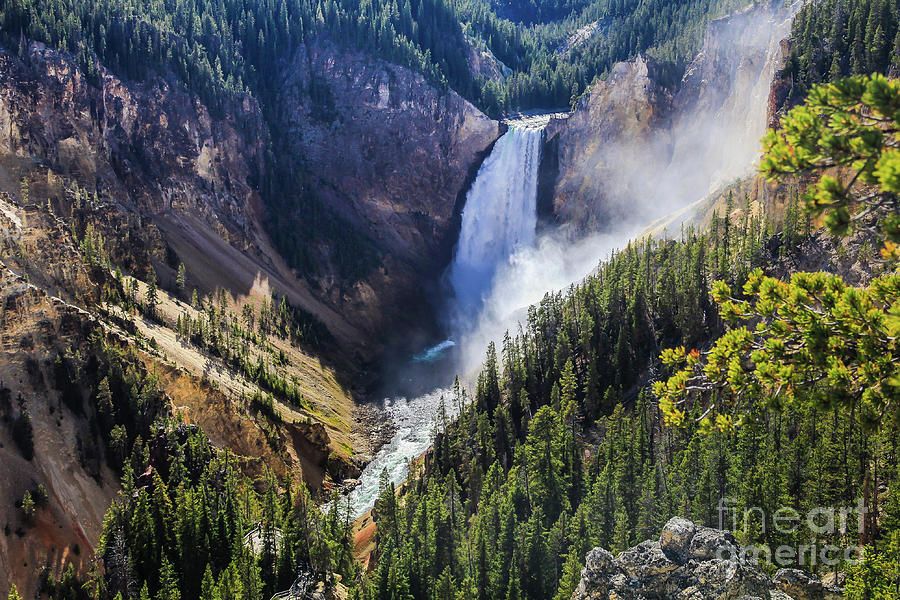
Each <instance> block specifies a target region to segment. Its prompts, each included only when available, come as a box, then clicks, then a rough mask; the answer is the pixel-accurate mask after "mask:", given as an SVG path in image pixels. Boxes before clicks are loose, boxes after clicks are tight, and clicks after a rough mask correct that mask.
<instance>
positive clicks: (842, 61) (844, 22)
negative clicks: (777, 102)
mask: <svg viewBox="0 0 900 600" xmlns="http://www.w3.org/2000/svg"><path fill="white" fill-rule="evenodd" d="M898 8H900V5H898V3H897V2H894V1H892V0H859V1H850V2H848V1H846V0H821V1H819V2H811V3H808V4H806V5H805V6H803V8H801V9H800V11H799V12H798V13H797V16H796V17H795V18H794V22H793V25H792V29H791V38H790V53H789V55H788V60H787V61H786V64H785V68H784V74H785V76H787V77H788V78H789V79H790V82H791V86H792V89H791V96H790V98H791V99H792V100H793V101H794V102H797V101H799V100H802V99H803V98H804V97H805V96H806V94H807V92H808V91H809V89H810V87H811V86H812V85H814V84H816V83H822V82H823V81H834V80H836V79H839V78H841V77H847V76H849V75H860V74H865V73H882V74H888V73H889V72H890V73H894V74H896V73H897V69H898V67H900V63H898V56H900V37H898V33H900V32H898Z"/></svg>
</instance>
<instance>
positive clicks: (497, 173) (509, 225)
mask: <svg viewBox="0 0 900 600" xmlns="http://www.w3.org/2000/svg"><path fill="white" fill-rule="evenodd" d="M546 123H547V121H546V119H543V120H539V121H534V120H529V121H524V122H515V121H514V122H511V123H510V126H509V131H507V133H506V134H505V135H503V137H501V138H500V139H499V140H497V143H496V144H495V145H494V148H493V150H492V151H491V154H490V156H488V158H487V159H486V160H485V161H484V163H483V164H482V165H481V168H480V169H479V170H478V175H477V177H476V178H475V182H474V183H473V184H472V188H471V189H470V190H469V193H468V194H467V195H466V204H465V208H464V209H463V213H462V226H461V228H460V232H459V242H458V244H457V247H456V255H455V256H454V259H453V263H452V265H451V266H450V268H449V271H448V278H449V282H450V286H451V287H452V289H453V292H454V294H455V308H456V311H455V312H456V315H453V316H454V317H457V316H464V315H468V316H469V318H471V315H472V314H474V313H477V311H478V309H479V308H480V306H481V302H482V297H483V295H484V294H485V293H486V292H487V291H488V290H490V288H491V283H492V281H493V279H494V275H495V274H496V272H497V268H498V267H499V266H501V265H503V264H504V263H506V262H507V261H508V260H509V258H510V257H511V256H512V255H513V253H514V252H515V251H516V250H517V249H519V248H523V247H530V246H532V245H534V239H535V227H536V225H537V179H538V166H539V164H540V158H541V140H542V139H543V130H544V126H545V125H546Z"/></svg>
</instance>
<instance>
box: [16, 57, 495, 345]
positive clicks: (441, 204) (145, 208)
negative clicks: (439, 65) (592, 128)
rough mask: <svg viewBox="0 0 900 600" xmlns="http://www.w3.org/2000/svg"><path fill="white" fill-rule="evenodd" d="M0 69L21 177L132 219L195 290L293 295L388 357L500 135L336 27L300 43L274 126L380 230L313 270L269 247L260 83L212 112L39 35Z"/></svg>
mask: <svg viewBox="0 0 900 600" xmlns="http://www.w3.org/2000/svg"><path fill="white" fill-rule="evenodd" d="M0 83H2V90H0V157H6V158H7V159H9V160H11V161H13V162H9V161H7V162H6V164H5V165H4V168H5V172H4V173H3V175H4V179H5V184H6V185H5V187H7V188H9V190H10V191H12V190H16V189H18V187H19V185H18V181H17V180H18V179H19V178H20V177H22V176H24V173H25V171H26V170H27V169H24V167H23V165H22V161H26V162H27V161H28V160H37V161H39V162H40V164H45V165H46V166H47V167H48V168H49V169H51V170H52V171H53V172H54V173H55V174H56V175H59V176H60V177H62V178H65V179H69V180H72V181H77V182H78V183H79V185H80V186H82V187H85V188H87V189H88V191H90V192H93V191H96V192H97V194H98V197H99V198H100V199H101V200H102V201H103V202H105V203H107V204H108V205H109V207H110V209H111V212H110V215H111V216H113V215H115V216H116V218H117V219H119V220H120V221H122V222H130V223H132V224H137V227H138V228H139V229H141V230H142V235H143V236H144V237H145V238H146V240H145V242H144V245H145V246H148V247H150V249H151V250H152V252H151V259H152V262H153V263H154V265H155V267H156V268H157V270H158V271H159V272H160V276H161V278H162V279H163V280H166V279H167V277H168V278H171V277H172V276H173V275H174V272H170V271H171V269H170V268H169V267H171V266H172V263H174V265H175V266H177V262H180V261H183V262H184V263H185V264H186V266H187V271H188V281H189V287H197V288H199V290H200V291H201V293H202V292H214V291H216V290H217V289H225V290H227V291H229V292H230V293H231V294H233V295H235V296H241V297H242V296H251V295H254V294H255V295H259V294H268V293H271V292H275V293H278V294H284V295H286V296H287V298H288V300H289V301H290V302H291V303H292V304H295V305H297V306H299V307H301V308H303V309H304V310H306V311H308V312H309V313H312V314H313V315H314V316H315V317H316V318H318V319H319V320H321V321H322V322H324V323H325V324H326V326H327V327H328V328H329V329H330V330H331V333H332V334H333V335H334V337H335V338H336V339H337V340H338V342H339V343H340V345H341V346H342V347H343V348H344V349H345V350H349V351H352V353H353V355H355V356H357V357H359V358H361V359H371V357H372V355H377V353H378V352H379V347H380V346H381V342H382V334H383V333H384V332H385V331H386V330H388V329H389V328H390V326H391V325H392V324H394V325H395V324H397V323H398V322H399V321H404V320H405V321H406V325H411V324H412V323H417V322H421V321H423V320H427V318H428V308H427V304H426V303H425V302H424V300H423V298H422V296H423V295H424V291H423V289H422V286H421V285H420V283H419V282H421V281H426V282H427V281H435V280H436V276H437V275H439V273H440V271H441V268H442V266H443V264H445V263H446V261H447V260H448V258H449V253H450V248H451V245H452V242H453V239H454V237H455V231H456V220H455V217H456V216H457V214H458V209H457V208H458V207H457V204H458V197H462V196H461V195H462V194H463V193H464V188H465V187H466V185H467V183H468V181H469V179H470V178H471V176H472V174H473V173H474V170H476V169H477V166H478V164H480V161H481V159H482V157H483V154H484V153H485V151H486V150H487V149H488V148H489V147H490V145H491V144H492V142H493V141H494V140H495V139H496V138H497V137H498V136H499V133H500V126H499V124H498V123H497V122H495V121H492V120H490V119H488V118H487V117H486V116H484V115H483V114H482V113H481V112H480V111H478V110H477V109H476V108H475V107H474V106H472V105H471V104H470V103H468V102H467V101H465V100H464V99H462V98H461V97H460V96H458V95H457V94H455V93H454V92H452V91H440V90H437V89H436V88H434V87H433V86H431V85H429V84H427V83H426V82H425V80H424V78H423V77H422V76H420V75H418V74H416V73H414V72H412V71H410V70H408V69H405V68H402V67H399V66H395V65H391V64H389V63H385V62H382V61H376V60H372V59H369V58H367V57H366V56H364V55H360V54H352V53H347V52H343V51H340V50H338V49H336V48H335V47H333V46H331V45H330V44H328V43H326V42H321V43H320V44H310V49H309V50H307V48H305V47H304V48H301V49H300V50H299V51H298V53H297V55H296V57H295V60H294V61H293V63H292V64H289V65H286V66H285V69H284V81H283V82H282V85H281V87H280V90H281V96H280V97H279V98H278V100H277V104H278V106H279V107H280V108H281V110H282V115H281V116H282V118H283V119H282V122H281V123H279V124H277V126H273V127H272V128H271V131H272V132H273V133H272V135H273V136H282V137H286V138H288V139H287V142H288V144H287V147H288V148H289V149H290V150H291V152H293V153H296V154H297V155H298V156H300V157H301V160H300V162H301V163H302V165H303V166H304V167H305V169H306V174H305V177H304V186H303V190H302V192H298V196H299V197H298V199H297V201H298V202H304V201H305V199H304V197H303V196H304V195H306V194H310V193H315V194H317V195H318V196H319V200H321V201H322V202H323V203H324V204H325V205H326V206H328V207H329V209H330V210H334V211H336V212H337V213H338V214H339V215H340V216H341V217H342V218H344V219H346V220H347V221H349V222H351V223H353V224H354V225H356V226H357V227H358V228H359V229H360V231H362V232H363V233H364V235H367V236H369V237H370V238H371V239H372V240H374V243H375V247H376V251H377V254H378V262H377V264H375V265H374V267H372V268H370V269H369V270H368V271H367V272H365V273H363V275H362V276H361V277H359V278H357V279H356V280H354V281H349V282H348V281H343V280H342V279H341V275H340V274H339V273H337V272H336V270H334V269H332V270H330V271H329V270H328V266H327V263H328V259H327V256H328V249H327V248H325V249H322V251H321V252H320V253H319V256H321V257H322V261H321V262H322V263H323V265H325V269H324V272H320V273H316V274H315V275H314V276H313V275H311V274H309V273H299V272H296V271H293V270H292V269H290V268H289V267H288V266H287V265H286V263H285V261H284V260H282V259H281V257H280V256H279V255H278V253H277V252H276V251H275V250H274V249H273V248H272V245H271V243H270V241H269V238H268V236H267V235H266V232H265V229H264V227H263V226H262V222H263V212H264V208H263V205H262V201H261V199H260V196H259V193H258V191H257V190H258V188H259V183H260V180H261V178H263V177H265V175H266V173H267V171H266V164H265V160H266V156H265V155H266V150H267V149H268V148H269V147H271V138H270V130H269V128H267V127H265V126H264V124H263V120H262V117H261V111H260V108H259V106H257V104H256V102H255V101H254V100H252V99H251V98H249V97H247V98H245V99H244V101H243V102H238V103H235V105H233V106H230V107H226V109H225V110H224V114H223V115H221V116H218V117H217V116H215V115H211V114H210V111H209V110H208V109H207V108H206V107H205V106H204V105H203V104H202V103H200V102H199V100H198V99H197V98H196V96H193V95H191V94H188V93H187V92H185V91H184V90H182V89H181V88H179V87H177V86H174V85H170V83H169V82H168V81H167V80H166V79H165V78H154V79H151V80H148V81H145V82H140V83H136V82H126V81H122V80H120V79H119V78H117V77H115V76H114V75H113V74H111V73H110V72H109V71H106V70H104V69H101V74H100V77H99V81H97V82H89V81H87V79H86V78H85V77H84V75H83V74H82V73H81V71H80V70H79V69H78V67H77V65H76V64H75V63H74V61H73V60H72V59H71V58H70V57H67V56H65V55H62V54H60V53H58V52H55V51H53V50H50V49H48V48H46V47H44V46H43V45H41V44H36V43H33V44H31V45H29V46H28V47H27V51H26V52H25V55H24V56H23V57H21V58H20V57H18V56H17V55H15V54H13V53H10V52H6V51H2V50H0ZM275 141H276V142H283V141H284V140H282V139H276V140H275ZM279 147H283V144H279ZM16 161H18V162H16ZM13 163H15V164H13ZM291 217H292V215H288V214H286V215H279V217H278V218H280V219H290V218H291ZM330 242H331V243H336V242H335V241H334V240H331V241H330ZM299 243H300V244H304V243H307V240H300V241H299ZM309 243H310V244H311V243H312V242H309ZM327 243H329V241H328V240H326V242H325V244H326V245H327ZM397 306H405V307H406V308H407V309H408V310H406V311H405V312H403V313H398V311H397V310H396V307H397ZM348 354H349V353H348Z"/></svg>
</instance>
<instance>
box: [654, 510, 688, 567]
mask: <svg viewBox="0 0 900 600" xmlns="http://www.w3.org/2000/svg"><path fill="white" fill-rule="evenodd" d="M696 531H697V526H696V525H694V523H693V522H691V521H688V520H687V519H684V518H682V517H672V518H671V519H669V522H668V523H666V524H665V525H664V526H663V528H662V532H661V533H660V534H659V545H660V547H661V548H662V551H663V552H664V553H665V555H666V556H668V557H669V559H670V560H672V561H674V562H676V563H678V564H680V565H683V564H684V563H686V562H687V561H688V550H689V548H690V545H691V540H692V539H693V537H694V533H695V532H696Z"/></svg>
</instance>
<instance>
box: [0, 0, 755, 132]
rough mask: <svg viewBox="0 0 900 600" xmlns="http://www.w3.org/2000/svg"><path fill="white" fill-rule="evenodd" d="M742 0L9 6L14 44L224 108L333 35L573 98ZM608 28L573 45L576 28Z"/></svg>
mask: <svg viewBox="0 0 900 600" xmlns="http://www.w3.org/2000/svg"><path fill="white" fill-rule="evenodd" d="M741 4H742V3H741V1H740V0H691V1H690V2H686V3H679V4H672V3H669V2H663V1H661V0H656V1H654V2H651V3H639V2H625V1H621V0H617V1H610V0H594V1H593V2H577V3H565V4H560V5H558V6H556V5H554V6H551V5H549V4H545V3H538V4H528V3H521V4H519V3H516V4H515V10H514V11H513V12H514V13H515V15H514V18H515V19H520V20H521V21H524V22H525V23H527V25H526V24H523V23H522V22H521V21H518V20H510V19H507V18H501V17H500V16H498V10H500V11H501V12H503V10H502V9H503V8H504V7H505V6H506V5H497V6H495V5H492V4H491V3H489V2H486V1H485V0H454V1H452V2H451V1H447V0H404V1H402V2H397V1H394V0H392V1H389V2H387V1H383V0H363V1H359V0H337V1H336V0H326V1H324V2H322V1H315V2H314V1H312V0H278V1H275V0H222V1H219V2H209V1H207V0H178V1H172V0H169V1H163V0H134V1H132V2H126V3H123V2H115V1H112V0H100V1H99V2H93V1H86V0H65V1H57V2H49V1H46V0H10V1H9V2H6V3H4V6H3V7H2V9H0V28H2V31H3V34H4V40H5V43H6V44H7V45H8V46H11V47H13V48H15V46H16V45H17V44H18V43H19V41H20V38H21V37H22V36H24V37H25V38H28V39H33V40H37V41H42V42H45V43H48V44H50V45H51V46H54V47H57V48H60V49H62V50H65V51H67V52H70V53H71V54H73V55H74V56H77V57H78V59H79V61H80V63H81V65H82V67H83V69H84V70H85V72H86V73H87V75H88V76H89V77H96V76H97V74H98V67H99V66H100V65H103V66H105V67H108V68H110V69H111V70H112V71H113V72H115V73H118V74H120V75H122V76H124V77H126V78H129V79H143V78H145V77H147V76H148V75H149V74H151V73H154V72H157V73H166V72H171V73H173V74H174V75H175V76H176V77H177V78H178V80H180V81H181V82H182V83H183V84H184V85H186V86H187V87H188V88H190V89H191V90H193V91H195V92H196V93H197V94H199V95H200V97H201V98H202V99H203V101H204V102H205V103H206V104H207V105H208V106H210V107H211V108H212V109H214V110H219V111H220V110H222V109H223V108H224V107H225V106H226V105H227V104H228V103H229V102H230V101H232V100H233V99H234V98H235V97H237V96H239V95H241V94H245V93H250V94H252V95H254V96H256V97H258V98H259V99H260V100H261V101H262V102H263V104H264V105H265V103H266V102H267V101H269V102H271V101H273V98H272V94H273V93H274V92H275V90H273V89H271V86H272V84H274V83H275V82H276V81H277V80H278V79H277V78H276V77H275V75H276V74H277V72H278V70H279V69H280V68H283V66H284V62H285V61H289V60H290V58H291V56H292V54H293V52H294V51H295V50H296V48H297V47H298V45H299V44H302V43H304V42H307V41H312V40H314V39H316V38H317V37H319V36H323V35H324V36H327V37H328V38H330V39H331V40H333V41H334V42H337V43H339V44H342V45H345V46H347V47H350V48H356V49H361V50H364V51H367V52H371V53H373V54H374V55H376V56H379V57H382V58H385V59H387V60H390V61H394V62H397V63H399V64H403V65H406V66H410V67H412V68H414V69H416V70H418V71H420V72H422V73H424V74H425V75H426V76H427V77H428V78H429V80H430V81H432V82H433V83H435V84H437V85H440V86H447V85H448V86H450V87H452V88H453V89H455V90H456V91H458V92H459V93H461V94H462V95H464V96H466V97H467V98H469V99H471V100H472V101H474V102H475V103H476V104H478V105H480V106H481V107H482V108H483V109H484V110H486V111H488V112H489V113H490V114H494V115H496V114H498V113H499V112H500V111H502V110H520V109H529V108H546V107H562V106H567V105H568V104H569V102H570V100H571V99H572V97H573V96H577V95H579V94H580V93H581V92H582V91H584V89H585V88H586V87H587V86H588V85H589V84H590V83H591V82H592V81H593V80H594V78H595V77H598V76H601V75H603V74H604V73H605V72H606V71H607V70H608V69H609V68H610V67H611V66H612V65H613V64H614V63H615V62H617V61H620V60H625V59H628V58H631V57H632V56H634V55H635V54H636V53H638V52H650V53H651V54H654V55H655V56H656V57H657V58H659V59H660V60H661V61H664V62H668V63H670V65H671V68H672V69H673V70H674V71H673V72H676V73H677V72H678V71H679V70H680V69H683V67H684V65H685V63H686V62H687V61H688V60H690V59H691V58H692V57H693V55H694V54H695V53H696V51H697V50H698V49H699V45H700V42H701V39H702V34H703V31H704V30H705V26H706V23H707V21H708V20H709V18H710V17H713V16H720V15H722V14H725V13H727V12H729V11H730V10H732V9H734V8H736V7H739V6H741ZM595 21H596V22H600V23H602V25H601V26H600V28H599V29H600V32H599V33H597V34H596V35H594V36H592V37H591V38H590V39H589V40H587V41H586V42H585V43H584V44H582V45H580V46H578V47H576V48H574V49H572V50H570V51H568V52H565V53H561V52H558V49H559V46H560V44H561V43H562V42H563V41H564V40H565V39H566V38H567V37H568V36H570V35H571V34H573V33H574V32H575V30H576V29H578V27H580V26H582V25H585V24H588V23H592V22H595ZM469 43H474V44H475V45H476V46H477V47H483V48H487V49H489V50H490V51H491V52H492V53H493V54H494V55H495V56H496V57H497V58H498V59H499V60H500V61H502V62H503V63H504V64H505V65H506V66H507V67H509V68H510V69H512V76H511V77H509V78H508V79H506V80H503V81H494V80H483V79H481V78H479V77H477V76H476V75H475V74H474V73H473V72H472V71H471V69H470V68H469V65H468V64H467V60H466V54H467V50H466V46H467V44H469Z"/></svg>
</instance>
